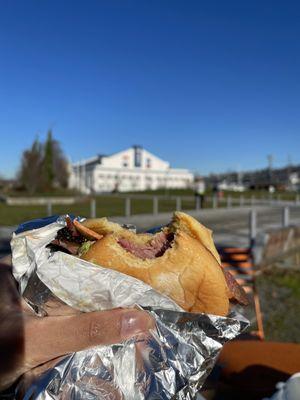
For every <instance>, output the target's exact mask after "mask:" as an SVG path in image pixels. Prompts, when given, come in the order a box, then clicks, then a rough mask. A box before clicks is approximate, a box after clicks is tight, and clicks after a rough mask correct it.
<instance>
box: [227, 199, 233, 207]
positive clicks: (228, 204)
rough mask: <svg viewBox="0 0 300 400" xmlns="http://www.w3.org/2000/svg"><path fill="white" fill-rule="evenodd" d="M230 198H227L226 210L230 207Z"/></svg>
mask: <svg viewBox="0 0 300 400" xmlns="http://www.w3.org/2000/svg"><path fill="white" fill-rule="evenodd" d="M231 203H232V202H231V196H227V208H230V207H231Z"/></svg>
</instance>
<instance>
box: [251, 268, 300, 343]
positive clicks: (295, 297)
mask: <svg viewBox="0 0 300 400" xmlns="http://www.w3.org/2000/svg"><path fill="white" fill-rule="evenodd" d="M256 284H257V288H258V291H259V296H260V300H261V307H262V311H263V322H264V329H265V336H266V340H272V341H279V342H297V343H300V318H299V315H300V271H299V270H288V269H286V270H285V269H283V268H278V267H276V265H275V266H274V268H272V269H271V270H270V269H269V270H268V271H266V272H265V273H263V274H262V275H261V276H259V277H258V278H257V280H256Z"/></svg>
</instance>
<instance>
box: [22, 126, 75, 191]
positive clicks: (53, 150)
mask: <svg viewBox="0 0 300 400" xmlns="http://www.w3.org/2000/svg"><path fill="white" fill-rule="evenodd" d="M18 175H19V182H20V183H21V185H22V186H23V187H24V188H25V190H26V191H28V192H29V193H30V194H34V193H36V192H43V191H51V190H53V189H55V188H66V187H67V186H68V179H69V169H68V161H67V159H66V157H65V155H64V153H63V150H62V148H61V146H60V144H59V142H58V141H57V140H55V139H53V136H52V131H51V130H49V131H48V133H47V139H46V141H45V143H41V142H40V141H39V140H38V139H36V140H35V141H34V142H33V144H32V146H31V148H30V149H27V150H25V151H24V152H23V155H22V161H21V167H20V171H19V174H18Z"/></svg>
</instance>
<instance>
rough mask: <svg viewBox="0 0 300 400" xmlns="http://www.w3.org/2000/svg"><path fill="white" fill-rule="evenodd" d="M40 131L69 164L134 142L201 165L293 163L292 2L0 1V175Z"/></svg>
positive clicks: (296, 11) (299, 78)
mask: <svg viewBox="0 0 300 400" xmlns="http://www.w3.org/2000/svg"><path fill="white" fill-rule="evenodd" d="M48 128H52V129H53V132H54V136H55V137H56V138H57V139H58V140H59V141H60V142H61V145H62V147H63V149H64V150H65V152H66V153H67V154H68V156H70V157H71V159H72V160H74V161H77V160H80V159H82V158H85V157H90V156H93V155H94V154H96V153H101V154H105V153H107V154H109V153H112V152H115V151H119V150H121V149H124V148H126V147H129V146H131V145H132V144H141V145H143V146H144V147H145V148H147V149H148V150H149V151H152V152H153V153H155V154H157V155H158V156H160V157H162V158H164V159H166V160H168V161H170V162H171V164H172V165H173V166H175V167H188V168H190V169H192V170H195V171H199V172H200V173H204V174H207V173H209V172H217V171H228V170H233V169H236V168H239V169H242V170H246V169H254V168H261V167H264V166H266V164H267V155H268V154H273V156H274V165H275V166H281V165H284V164H285V163H286V162H287V159H288V157H290V159H291V160H292V162H293V163H300V151H299V149H300V3H299V2H297V1H293V2H291V1H276V0H270V1H263V0H260V1H255V0H252V1H240V0H239V1H230V0H227V1H223V0H220V1H199V0H195V1H192V0H191V1H190V0H188V1H184V0H182V1H177V0H169V1H164V0H147V1H146V0H137V1H130V0H128V1H127V0H120V1H116V0H107V1H106V0H95V1H92V0H88V1H76V0H72V1H68V0H64V1H60V0H51V1H50V0H43V1H40V0H26V1H23V0H19V1H18V0H15V1H2V2H1V5H0V135H1V157H0V174H2V175H3V174H4V175H6V176H12V175H13V174H14V173H15V171H16V170H17V168H18V165H19V161H20V156H21V154H22V151H23V150H24V148H26V147H28V146H30V145H31V143H32V141H33V139H34V138H35V137H36V135H39V136H40V138H41V139H43V138H44V137H45V133H46V131H47V130H48Z"/></svg>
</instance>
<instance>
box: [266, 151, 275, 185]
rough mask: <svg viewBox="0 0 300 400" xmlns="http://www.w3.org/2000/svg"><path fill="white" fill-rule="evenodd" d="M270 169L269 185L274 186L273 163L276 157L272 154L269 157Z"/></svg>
mask: <svg viewBox="0 0 300 400" xmlns="http://www.w3.org/2000/svg"><path fill="white" fill-rule="evenodd" d="M267 158H268V169H269V179H268V180H269V185H272V183H273V182H272V180H273V176H272V175H273V174H272V170H273V161H274V157H273V155H272V154H269V155H268V157H267Z"/></svg>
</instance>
